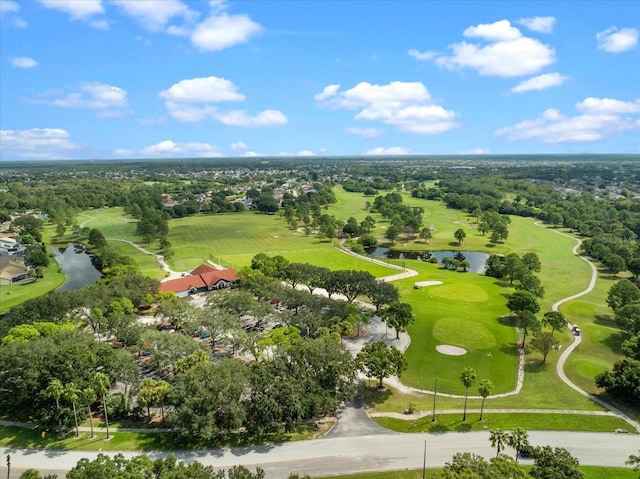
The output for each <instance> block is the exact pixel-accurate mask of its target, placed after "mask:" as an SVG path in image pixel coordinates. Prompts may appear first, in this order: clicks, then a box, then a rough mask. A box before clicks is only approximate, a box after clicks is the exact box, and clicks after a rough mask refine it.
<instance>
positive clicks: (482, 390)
mask: <svg viewBox="0 0 640 479" xmlns="http://www.w3.org/2000/svg"><path fill="white" fill-rule="evenodd" d="M492 389H493V383H492V382H491V381H489V380H488V379H481V380H480V383H479V384H478V394H480V396H482V405H481V406H480V421H482V413H483V412H484V401H485V399H487V397H488V396H491V390H492Z"/></svg>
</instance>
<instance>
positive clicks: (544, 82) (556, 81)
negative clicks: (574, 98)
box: [511, 73, 568, 93]
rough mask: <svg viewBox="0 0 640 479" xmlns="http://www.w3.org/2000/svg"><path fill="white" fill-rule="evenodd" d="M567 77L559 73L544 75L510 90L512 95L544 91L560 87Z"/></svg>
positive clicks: (530, 79)
mask: <svg viewBox="0 0 640 479" xmlns="http://www.w3.org/2000/svg"><path fill="white" fill-rule="evenodd" d="M567 78H568V77H566V76H564V75H561V74H560V73H545V74H543V75H538V76H536V77H533V78H529V79H527V80H524V81H523V82H521V83H519V84H518V85H516V86H515V87H513V88H512V89H511V91H512V92H513V93H522V92H525V91H531V90H544V89H546V88H551V87H553V86H559V85H562V84H563V83H564V82H565V80H566V79H567Z"/></svg>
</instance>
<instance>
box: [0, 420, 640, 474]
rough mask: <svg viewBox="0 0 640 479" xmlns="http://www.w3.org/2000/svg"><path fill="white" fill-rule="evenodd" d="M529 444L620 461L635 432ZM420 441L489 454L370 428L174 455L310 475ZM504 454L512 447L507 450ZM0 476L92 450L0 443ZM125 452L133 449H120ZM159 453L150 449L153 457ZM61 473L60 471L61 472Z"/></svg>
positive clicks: (469, 437)
mask: <svg viewBox="0 0 640 479" xmlns="http://www.w3.org/2000/svg"><path fill="white" fill-rule="evenodd" d="M529 438H530V441H531V444H532V445H550V446H553V447H565V448H566V449H568V450H569V452H570V453H571V454H572V455H574V456H575V457H576V458H577V459H578V460H579V461H580V464H583V465H600V466H616V467H624V463H625V461H626V460H627V459H628V457H629V455H631V454H637V453H638V449H640V436H638V435H628V434H616V433H586V432H562V431H530V432H529ZM425 443H426V464H427V467H429V468H431V467H440V466H443V465H444V463H445V462H446V461H449V460H450V459H451V457H452V456H453V454H455V453H456V452H459V451H467V452H472V453H475V454H480V455H482V456H484V457H487V458H490V457H493V456H494V455H495V449H493V448H491V447H490V444H489V432H488V431H482V432H467V433H446V434H433V433H428V434H427V433H425V434H402V435H400V434H374V435H360V436H357V437H353V436H349V437H325V438H322V439H315V440H311V441H300V442H293V443H286V444H281V445H263V446H256V447H243V448H233V449H222V450H207V451H179V452H176V453H175V455H176V456H177V457H178V458H180V459H182V460H185V461H192V460H198V461H200V462H202V463H203V464H206V465H212V466H215V467H216V468H225V469H226V468H231V467H232V466H234V465H237V464H243V465H245V466H246V467H248V468H250V469H254V468H255V467H256V466H259V467H262V468H263V469H264V470H265V472H266V477H267V478H268V479H281V478H286V477H288V475H289V473H291V472H297V473H300V474H305V473H306V474H309V475H311V476H312V477H313V476H320V475H334V474H338V473H356V472H366V471H374V470H377V471H389V470H398V469H419V468H421V467H422V463H423V462H422V461H423V454H424V450H425ZM506 453H507V454H509V453H510V454H513V451H511V450H507V451H506ZM0 454H2V455H1V456H0V457H1V458H2V462H1V463H0V465H1V466H2V467H1V468H0V477H5V476H4V474H6V466H5V464H4V463H5V458H6V455H7V454H11V464H12V468H11V476H10V477H11V478H17V477H18V476H19V474H20V472H22V471H24V470H25V469H27V468H29V467H35V468H37V469H40V470H42V471H45V470H46V471H53V472H56V473H58V474H61V473H63V471H66V470H68V469H70V468H71V467H72V466H73V465H75V463H76V462H78V460H79V459H81V458H82V457H89V458H93V457H95V456H96V455H97V454H98V453H97V452H83V451H43V450H35V449H32V450H28V449H17V448H0ZM123 454H124V455H125V457H132V456H133V455H135V454H134V453H132V452H125V453H123ZM160 454H164V453H154V454H151V456H152V457H159V455H160ZM61 477H62V476H61Z"/></svg>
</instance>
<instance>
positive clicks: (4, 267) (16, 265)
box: [0, 256, 29, 286]
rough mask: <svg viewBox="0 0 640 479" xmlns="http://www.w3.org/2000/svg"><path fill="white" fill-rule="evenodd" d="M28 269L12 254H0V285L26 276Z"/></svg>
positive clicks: (12, 282) (15, 281)
mask: <svg viewBox="0 0 640 479" xmlns="http://www.w3.org/2000/svg"><path fill="white" fill-rule="evenodd" d="M28 271H29V269H28V268H27V266H26V265H25V264H24V262H23V261H21V260H19V259H18V258H17V257H14V256H0V286H8V285H11V284H14V283H17V282H18V281H22V280H23V279H26V278H27V276H28V275H27V272H28Z"/></svg>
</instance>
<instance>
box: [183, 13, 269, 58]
mask: <svg viewBox="0 0 640 479" xmlns="http://www.w3.org/2000/svg"><path fill="white" fill-rule="evenodd" d="M262 30H263V28H262V26H261V25H260V24H258V23H256V22H254V21H253V20H251V19H250V18H249V17H248V16H247V15H228V14H227V13H226V12H223V13H220V14H214V15H212V16H210V17H209V18H207V19H206V20H205V21H204V22H202V23H201V24H199V25H198V26H197V27H196V28H195V30H194V31H193V33H192V34H191V43H193V45H195V46H196V47H198V48H200V49H201V50H206V51H212V52H215V51H219V50H224V49H225V48H230V47H233V46H235V45H239V44H241V43H246V42H248V41H249V38H251V37H252V36H254V35H256V34H258V33H260V32H262Z"/></svg>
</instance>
